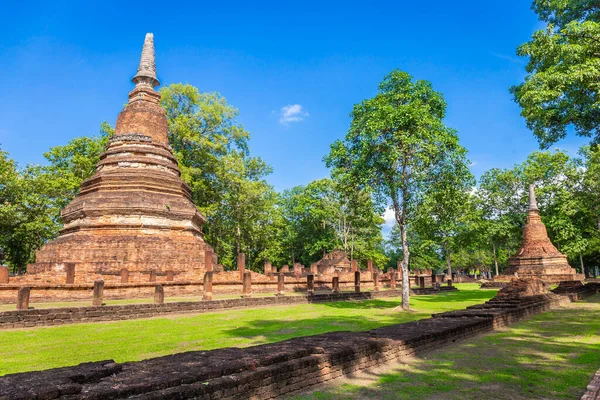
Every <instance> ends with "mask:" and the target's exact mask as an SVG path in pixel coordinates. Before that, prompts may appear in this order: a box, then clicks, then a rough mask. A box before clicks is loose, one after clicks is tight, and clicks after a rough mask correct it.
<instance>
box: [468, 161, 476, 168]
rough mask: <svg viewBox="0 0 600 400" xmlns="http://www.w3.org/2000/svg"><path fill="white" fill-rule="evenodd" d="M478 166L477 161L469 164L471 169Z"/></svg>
mask: <svg viewBox="0 0 600 400" xmlns="http://www.w3.org/2000/svg"><path fill="white" fill-rule="evenodd" d="M476 165H477V161H473V162H472V163H471V164H469V167H474V166H476Z"/></svg>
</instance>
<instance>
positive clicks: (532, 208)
mask: <svg viewBox="0 0 600 400" xmlns="http://www.w3.org/2000/svg"><path fill="white" fill-rule="evenodd" d="M539 210H540V209H539V208H538V205H537V201H536V200H535V185H534V184H531V185H529V211H538V212H539Z"/></svg>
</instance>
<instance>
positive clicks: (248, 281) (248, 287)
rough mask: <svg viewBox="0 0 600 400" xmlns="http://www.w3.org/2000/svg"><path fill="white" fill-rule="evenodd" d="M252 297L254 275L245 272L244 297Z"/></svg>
mask: <svg viewBox="0 0 600 400" xmlns="http://www.w3.org/2000/svg"><path fill="white" fill-rule="evenodd" d="M251 295H252V274H251V273H250V271H246V272H244V279H243V282H242V297H250V296H251Z"/></svg>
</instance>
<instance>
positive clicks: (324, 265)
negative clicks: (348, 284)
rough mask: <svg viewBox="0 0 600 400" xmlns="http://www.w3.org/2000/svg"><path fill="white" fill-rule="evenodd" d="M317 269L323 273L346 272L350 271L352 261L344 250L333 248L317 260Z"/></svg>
mask: <svg viewBox="0 0 600 400" xmlns="http://www.w3.org/2000/svg"><path fill="white" fill-rule="evenodd" d="M317 271H318V273H319V274H324V275H333V274H335V273H348V272H351V271H352V262H351V261H350V260H349V259H348V255H347V254H346V252H345V251H342V250H334V251H332V252H331V253H327V254H325V255H323V258H322V259H320V260H319V261H317Z"/></svg>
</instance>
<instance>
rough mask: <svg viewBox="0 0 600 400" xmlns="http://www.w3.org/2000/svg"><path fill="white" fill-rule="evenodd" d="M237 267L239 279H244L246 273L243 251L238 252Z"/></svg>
mask: <svg viewBox="0 0 600 400" xmlns="http://www.w3.org/2000/svg"><path fill="white" fill-rule="evenodd" d="M237 268H238V271H240V279H241V280H243V279H244V273H246V255H245V254H244V253H238V258H237Z"/></svg>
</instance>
